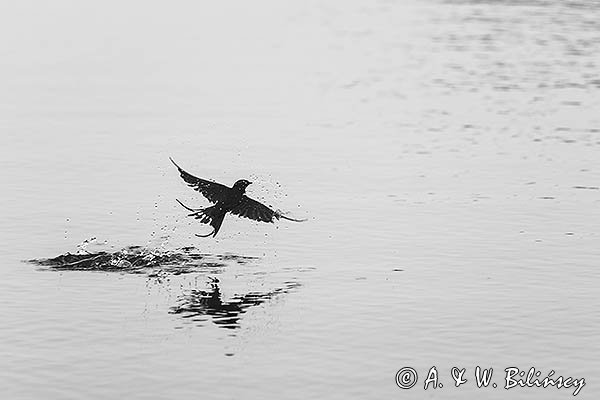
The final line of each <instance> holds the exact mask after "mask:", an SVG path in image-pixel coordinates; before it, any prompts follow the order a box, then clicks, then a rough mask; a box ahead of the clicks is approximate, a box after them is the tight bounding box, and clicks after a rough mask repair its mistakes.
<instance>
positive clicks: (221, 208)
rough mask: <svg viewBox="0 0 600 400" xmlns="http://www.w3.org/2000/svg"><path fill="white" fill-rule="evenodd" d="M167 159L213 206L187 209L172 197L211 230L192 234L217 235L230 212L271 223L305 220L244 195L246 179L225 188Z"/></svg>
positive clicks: (247, 182) (246, 184) (190, 215)
mask: <svg viewBox="0 0 600 400" xmlns="http://www.w3.org/2000/svg"><path fill="white" fill-rule="evenodd" d="M169 159H170V160H171V162H172V163H173V164H174V165H175V166H176V167H177V169H178V170H179V174H180V175H181V177H182V178H183V180H184V181H185V183H187V184H188V185H189V186H190V187H192V188H193V189H194V190H197V191H198V192H200V193H202V195H203V196H204V197H206V199H207V200H208V201H210V202H211V203H213V204H214V205H213V206H210V207H206V208H191V207H188V206H186V205H185V204H183V203H182V202H181V201H179V200H178V199H175V200H177V202H178V203H179V204H181V206H182V207H183V208H185V209H186V210H188V211H191V214H188V216H189V217H194V218H196V219H198V220H200V222H201V223H203V224H209V225H211V226H212V227H213V231H212V232H211V233H209V234H208V235H198V234H196V236H199V237H209V236H211V235H212V236H213V237H215V236H217V233H218V232H219V229H220V228H221V224H222V223H223V219H224V218H225V214H227V213H232V214H235V215H237V216H239V217H244V218H249V219H253V220H255V221H259V222H275V220H278V219H280V218H283V219H287V220H288V221H294V222H304V221H306V220H305V219H294V218H290V217H286V216H285V215H283V214H282V212H281V211H279V210H277V211H275V210H272V209H271V208H269V207H267V206H265V205H264V204H262V203H259V202H258V201H256V200H254V199H251V198H250V197H248V196H246V195H245V192H246V188H247V187H248V185H250V184H251V183H252V182H249V181H247V180H245V179H240V180H239V181H237V182H236V183H234V184H233V187H228V186H225V185H222V184H220V183H217V182H213V181H208V180H205V179H201V178H197V177H195V176H194V175H192V174H190V173H188V172H186V171H184V170H183V169H181V167H180V166H179V165H177V164H176V163H175V161H173V159H172V158H170V157H169Z"/></svg>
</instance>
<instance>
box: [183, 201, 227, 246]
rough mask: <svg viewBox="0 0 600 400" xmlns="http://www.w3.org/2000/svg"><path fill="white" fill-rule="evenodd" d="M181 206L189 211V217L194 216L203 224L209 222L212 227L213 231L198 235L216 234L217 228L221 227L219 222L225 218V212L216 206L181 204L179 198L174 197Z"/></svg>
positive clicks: (213, 235)
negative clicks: (204, 206)
mask: <svg viewBox="0 0 600 400" xmlns="http://www.w3.org/2000/svg"><path fill="white" fill-rule="evenodd" d="M175 200H177V202H178V203H179V204H181V206H182V207H183V208H185V209H186V210H189V211H191V214H188V216H189V217H194V218H196V219H198V220H200V222H201V223H203V224H209V225H210V226H212V227H213V231H212V232H211V233H209V234H208V235H199V234H196V236H199V237H209V236H211V235H212V237H215V236H217V233H218V232H219V229H221V224H223V220H224V219H225V214H226V213H225V212H224V211H223V210H222V209H221V208H220V207H217V206H212V207H207V208H191V207H188V206H186V205H185V204H183V203H182V202H181V201H179V199H175Z"/></svg>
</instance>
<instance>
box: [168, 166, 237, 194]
mask: <svg viewBox="0 0 600 400" xmlns="http://www.w3.org/2000/svg"><path fill="white" fill-rule="evenodd" d="M169 160H171V162H172V163H173V164H174V165H175V166H176V167H177V169H178V170H179V173H180V174H181V177H182V178H183V180H184V181H185V182H186V183H187V184H188V185H189V186H191V187H193V188H194V189H195V190H197V191H199V192H200V193H202V195H203V196H204V197H206V199H207V200H208V201H210V202H211V203H217V202H219V201H224V200H225V199H226V198H227V194H228V193H229V190H231V189H230V188H228V187H227V186H225V185H221V184H220V183H217V182H211V181H207V180H206V179H201V178H197V177H195V176H194V175H192V174H190V173H188V172H186V171H184V170H183V169H181V167H180V166H179V165H177V164H176V163H175V161H173V159H172V158H171V157H169Z"/></svg>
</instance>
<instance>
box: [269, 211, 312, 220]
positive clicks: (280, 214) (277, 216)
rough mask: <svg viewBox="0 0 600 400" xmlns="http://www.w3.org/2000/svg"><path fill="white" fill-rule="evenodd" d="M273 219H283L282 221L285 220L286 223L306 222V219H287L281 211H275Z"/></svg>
mask: <svg viewBox="0 0 600 400" xmlns="http://www.w3.org/2000/svg"><path fill="white" fill-rule="evenodd" d="M275 218H277V219H279V218H283V219H287V220H288V221H294V222H305V221H308V220H307V219H295V218H290V217H287V216H285V215H284V214H283V211H281V210H277V211H275Z"/></svg>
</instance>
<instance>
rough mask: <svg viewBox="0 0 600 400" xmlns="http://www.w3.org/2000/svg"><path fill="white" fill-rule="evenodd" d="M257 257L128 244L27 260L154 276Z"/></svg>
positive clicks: (58, 267) (52, 265) (51, 265)
mask: <svg viewBox="0 0 600 400" xmlns="http://www.w3.org/2000/svg"><path fill="white" fill-rule="evenodd" d="M256 259H257V258H256V257H246V256H238V255H235V254H219V255H215V254H207V253H201V252H200V251H199V250H198V249H196V248H195V247H182V248H180V249H176V250H160V249H149V248H146V247H142V246H129V247H126V248H124V249H121V250H118V251H115V252H107V251H98V252H88V251H82V252H79V253H77V254H71V253H66V254H61V255H59V256H57V257H53V258H41V259H34V260H29V262H31V263H33V264H37V265H41V266H44V267H48V268H49V269H51V270H59V271H105V272H126V273H131V274H149V275H150V276H153V275H157V274H159V273H160V274H168V275H179V274H185V273H192V272H199V271H207V270H209V271H210V269H211V268H215V267H223V266H225V264H226V263H229V262H232V261H233V262H237V263H239V264H245V263H247V262H249V261H252V260H256Z"/></svg>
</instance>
